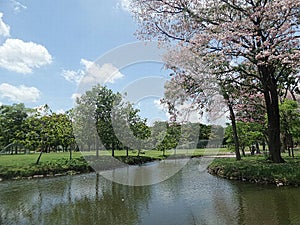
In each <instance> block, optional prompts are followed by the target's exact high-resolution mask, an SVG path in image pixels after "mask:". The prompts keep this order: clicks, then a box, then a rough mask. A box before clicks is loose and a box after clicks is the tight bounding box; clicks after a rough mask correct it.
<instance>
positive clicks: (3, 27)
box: [0, 12, 10, 37]
mask: <svg viewBox="0 0 300 225" xmlns="http://www.w3.org/2000/svg"><path fill="white" fill-rule="evenodd" d="M2 17H3V13H1V12H0V36H2V37H9V32H10V27H9V26H8V25H7V24H5V23H4V22H3V20H2Z"/></svg>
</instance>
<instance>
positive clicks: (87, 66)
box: [61, 59, 124, 85]
mask: <svg viewBox="0 0 300 225" xmlns="http://www.w3.org/2000/svg"><path fill="white" fill-rule="evenodd" d="M80 64H81V65H83V66H84V68H83V69H80V70H78V71H74V70H63V71H62V74H61V75H62V76H63V77H64V78H65V79H66V80H67V81H69V82H74V83H76V84H79V83H80V82H81V83H82V84H84V85H94V84H105V83H114V82H115V81H116V80H117V79H120V78H122V77H124V75H123V74H122V73H121V72H120V71H119V70H118V68H116V67H115V66H114V65H112V64H110V63H107V64H103V65H102V66H99V65H98V64H96V63H94V62H92V61H89V60H86V59H81V61H80Z"/></svg>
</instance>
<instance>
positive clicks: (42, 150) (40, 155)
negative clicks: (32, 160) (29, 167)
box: [36, 148, 44, 165]
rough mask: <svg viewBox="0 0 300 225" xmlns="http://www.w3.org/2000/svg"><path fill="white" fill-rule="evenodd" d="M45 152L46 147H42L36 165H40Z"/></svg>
mask: <svg viewBox="0 0 300 225" xmlns="http://www.w3.org/2000/svg"><path fill="white" fill-rule="evenodd" d="M43 152H44V148H42V149H41V151H40V154H39V157H38V158H37V160H36V165H38V164H39V162H40V159H41V157H42V154H43Z"/></svg>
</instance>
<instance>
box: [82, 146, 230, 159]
mask: <svg viewBox="0 0 300 225" xmlns="http://www.w3.org/2000/svg"><path fill="white" fill-rule="evenodd" d="M227 153H229V150H228V149H227V148H219V149H218V148H207V149H177V150H176V152H175V150H166V151H165V156H164V155H163V152H162V151H158V150H142V151H141V153H140V156H141V157H143V156H145V157H150V158H154V159H158V160H162V159H165V158H167V157H169V156H171V155H179V156H180V155H185V156H190V157H192V156H193V157H201V156H204V155H218V154H227ZM82 154H83V156H89V155H96V151H90V152H88V151H86V152H82ZM99 155H100V156H110V155H111V151H107V150H104V151H103V150H100V151H99ZM128 155H129V156H137V155H138V151H137V150H129V151H128ZM115 156H126V151H125V150H115Z"/></svg>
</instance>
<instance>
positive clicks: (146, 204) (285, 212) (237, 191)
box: [0, 159, 300, 225]
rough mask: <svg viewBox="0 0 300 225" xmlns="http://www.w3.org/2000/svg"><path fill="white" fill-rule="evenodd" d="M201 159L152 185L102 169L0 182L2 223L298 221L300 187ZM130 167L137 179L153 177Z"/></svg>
mask: <svg viewBox="0 0 300 225" xmlns="http://www.w3.org/2000/svg"><path fill="white" fill-rule="evenodd" d="M200 164H201V161H200V160H198V159H193V160H190V161H189V163H188V165H187V166H186V167H184V169H182V170H180V171H179V172H178V173H177V174H176V175H175V176H173V177H171V178H170V179H168V180H166V181H164V182H161V183H158V184H155V185H149V186H126V185H121V184H118V183H114V182H112V181H110V180H107V179H105V178H103V177H102V176H100V175H98V174H85V175H80V176H71V177H59V178H51V179H41V180H29V181H28V180H24V181H14V182H1V183H0V202H1V207H0V224H5V225H6V224H12V225H13V224H26V225H27V224H34V225H36V224H51V225H52V224H66V225H67V224H68V225H69V224H72V225H77V224H78V225H79V224H80V225H92V224H95V225H98V224H105V225H110V224H114V225H115V224H117V225H118V224H120V225H121V224H149V225H150V224H151V225H153V224H163V225H168V224H180V225H184V224H212V225H218V224H222V225H223V224H230V225H231V224H238V225H240V224H246V225H248V224H249V225H250V224H251V225H252V224H267V225H268V224H270V225H271V224H272V225H273V224H275V225H277V224H278V225H279V224H299V221H300V217H299V215H298V213H299V210H300V190H299V189H298V188H277V187H272V186H257V185H249V184H241V183H237V182H233V183H232V182H228V181H226V180H223V179H218V178H216V177H213V176H211V175H209V174H207V173H205V172H203V171H201V169H199V166H201V165H200ZM152 166H153V165H152ZM158 166H159V165H157V168H156V169H157V171H159V167H158ZM133 168H135V167H133ZM110 172H111V173H112V172H113V171H110ZM131 172H132V174H135V179H144V180H145V179H148V177H153V176H154V174H152V175H151V174H147V177H136V176H144V175H145V174H140V173H139V172H137V173H136V172H135V171H131ZM130 179H131V178H130ZM132 179H133V178H132Z"/></svg>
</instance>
